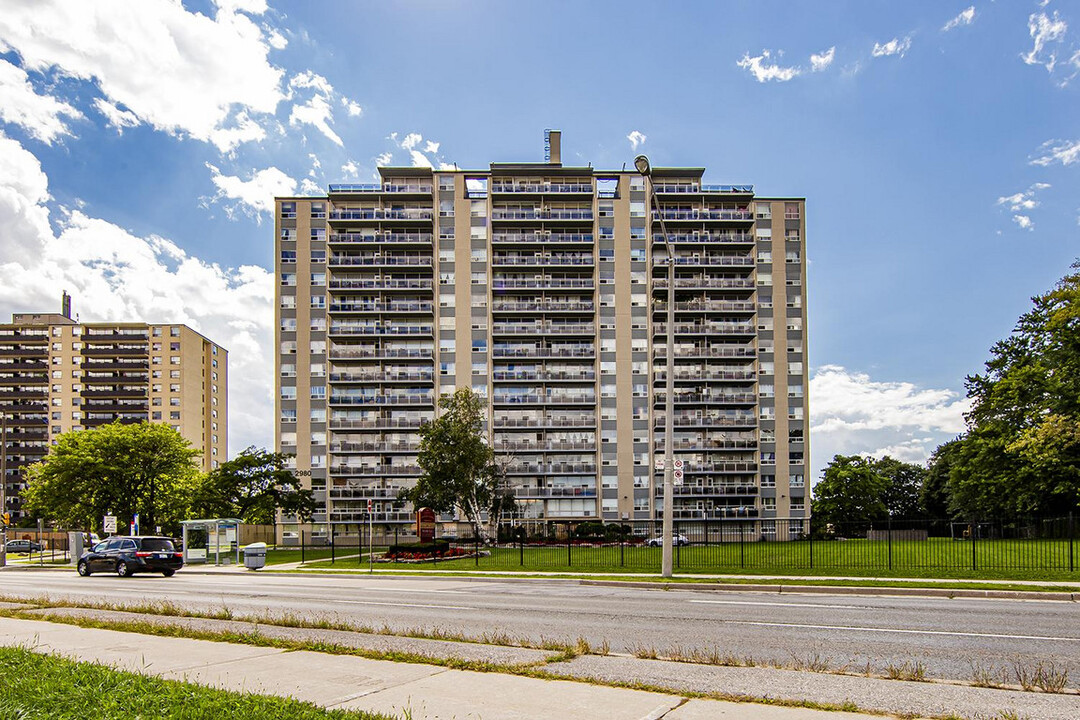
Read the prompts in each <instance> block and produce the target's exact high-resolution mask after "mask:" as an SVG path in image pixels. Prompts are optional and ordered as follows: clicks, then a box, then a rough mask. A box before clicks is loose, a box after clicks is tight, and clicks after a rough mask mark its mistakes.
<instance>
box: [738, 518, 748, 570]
mask: <svg viewBox="0 0 1080 720" xmlns="http://www.w3.org/2000/svg"><path fill="white" fill-rule="evenodd" d="M745 530H746V522H744V521H741V520H740V521H739V567H740V568H745V567H746V538H745V537H744V532H745Z"/></svg>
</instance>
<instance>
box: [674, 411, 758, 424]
mask: <svg viewBox="0 0 1080 720" xmlns="http://www.w3.org/2000/svg"><path fill="white" fill-rule="evenodd" d="M653 425H654V426H655V427H663V426H664V419H663V415H657V416H656V417H654V419H653ZM674 425H675V427H687V426H700V427H743V426H747V425H757V416H756V415H754V413H736V414H732V415H713V416H703V417H678V416H676V417H675V422H674Z"/></svg>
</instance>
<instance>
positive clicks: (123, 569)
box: [116, 560, 131, 577]
mask: <svg viewBox="0 0 1080 720" xmlns="http://www.w3.org/2000/svg"><path fill="white" fill-rule="evenodd" d="M116 574H117V575H119V576H120V577H131V567H129V566H128V564H127V563H126V562H124V561H123V560H121V561H120V562H118V563H116Z"/></svg>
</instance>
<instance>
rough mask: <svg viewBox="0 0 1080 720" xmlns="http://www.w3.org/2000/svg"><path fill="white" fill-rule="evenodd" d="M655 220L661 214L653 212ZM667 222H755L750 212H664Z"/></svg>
mask: <svg viewBox="0 0 1080 720" xmlns="http://www.w3.org/2000/svg"><path fill="white" fill-rule="evenodd" d="M652 216H653V220H659V219H660V213H658V212H657V211H656V210H653V213H652ZM663 216H664V219H665V220H697V221H700V220H753V219H754V214H753V213H752V212H750V211H749V210H664V211H663Z"/></svg>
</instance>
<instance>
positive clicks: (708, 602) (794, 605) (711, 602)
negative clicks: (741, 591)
mask: <svg viewBox="0 0 1080 720" xmlns="http://www.w3.org/2000/svg"><path fill="white" fill-rule="evenodd" d="M687 602H692V603H700V604H702V605H762V606H765V607H785V608H838V609H841V610H880V609H881V608H877V607H872V606H870V605H828V604H825V603H784V602H758V601H751V600H688V601H687Z"/></svg>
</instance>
